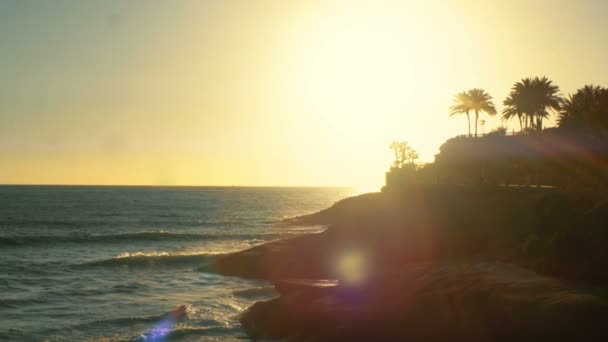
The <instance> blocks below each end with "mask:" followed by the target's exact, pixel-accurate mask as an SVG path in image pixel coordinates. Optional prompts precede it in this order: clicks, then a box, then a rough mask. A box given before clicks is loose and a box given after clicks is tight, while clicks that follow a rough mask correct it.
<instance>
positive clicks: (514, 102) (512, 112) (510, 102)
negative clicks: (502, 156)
mask: <svg viewBox="0 0 608 342" xmlns="http://www.w3.org/2000/svg"><path fill="white" fill-rule="evenodd" d="M519 100H520V99H519V98H518V96H517V93H515V92H513V91H511V93H510V94H509V96H507V98H506V99H505V100H504V101H503V103H502V104H503V105H504V106H505V108H504V109H503V111H502V119H503V120H505V121H509V120H511V119H512V118H513V117H517V120H519V131H520V132H523V130H524V126H523V121H522V120H523V118H524V115H525V114H524V112H523V111H522V109H521V108H522V106H521V105H520V103H519ZM526 121H527V120H526Z"/></svg>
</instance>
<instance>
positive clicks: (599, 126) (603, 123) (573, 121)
mask: <svg viewBox="0 0 608 342" xmlns="http://www.w3.org/2000/svg"><path fill="white" fill-rule="evenodd" d="M558 123H559V126H560V127H566V128H579V129H587V130H589V131H592V132H594V133H597V132H603V133H606V132H607V131H608V89H607V88H603V87H600V86H594V85H586V86H584V87H583V88H581V89H579V90H577V92H576V93H575V94H574V95H570V96H568V98H567V99H565V100H564V101H563V102H562V108H561V111H560V113H559V121H558Z"/></svg>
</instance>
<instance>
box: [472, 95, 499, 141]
mask: <svg viewBox="0 0 608 342" xmlns="http://www.w3.org/2000/svg"><path fill="white" fill-rule="evenodd" d="M467 93H468V94H469V98H470V101H471V110H473V111H475V136H477V121H478V120H479V113H483V112H486V113H487V114H488V115H495V114H496V108H495V107H494V103H493V102H492V96H490V94H488V93H486V91H485V90H483V89H479V88H474V89H471V90H469V91H468V92H467Z"/></svg>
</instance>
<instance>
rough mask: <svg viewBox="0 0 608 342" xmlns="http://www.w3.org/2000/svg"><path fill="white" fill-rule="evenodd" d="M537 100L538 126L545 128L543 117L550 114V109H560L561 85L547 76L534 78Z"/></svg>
mask: <svg viewBox="0 0 608 342" xmlns="http://www.w3.org/2000/svg"><path fill="white" fill-rule="evenodd" d="M534 88H535V90H536V92H535V95H536V96H535V100H536V106H537V108H536V113H535V116H536V128H537V129H538V130H539V131H542V130H543V119H544V118H546V117H548V116H549V110H552V111H554V112H555V111H558V110H559V109H560V103H561V102H562V98H561V96H560V95H559V87H558V86H556V85H555V84H553V82H552V81H550V80H549V79H548V78H547V77H546V76H543V77H542V78H538V77H536V78H535V79H534Z"/></svg>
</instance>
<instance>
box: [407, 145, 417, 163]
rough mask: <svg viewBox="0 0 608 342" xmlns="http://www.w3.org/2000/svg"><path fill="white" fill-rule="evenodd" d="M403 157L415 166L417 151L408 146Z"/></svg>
mask: <svg viewBox="0 0 608 342" xmlns="http://www.w3.org/2000/svg"><path fill="white" fill-rule="evenodd" d="M405 157H406V158H407V160H409V163H410V165H411V166H416V159H418V152H416V150H414V149H413V148H411V147H409V146H408V148H407V150H406V152H405Z"/></svg>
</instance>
